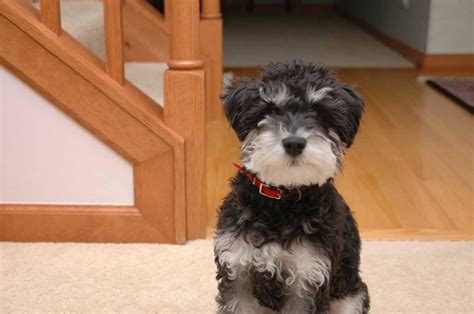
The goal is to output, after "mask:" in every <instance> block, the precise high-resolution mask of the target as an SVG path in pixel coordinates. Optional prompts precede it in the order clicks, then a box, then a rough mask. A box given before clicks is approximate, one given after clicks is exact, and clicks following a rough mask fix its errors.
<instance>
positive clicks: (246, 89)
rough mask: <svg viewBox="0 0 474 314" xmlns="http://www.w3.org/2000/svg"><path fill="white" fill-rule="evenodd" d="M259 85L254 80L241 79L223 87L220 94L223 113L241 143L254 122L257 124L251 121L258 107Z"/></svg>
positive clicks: (259, 83)
mask: <svg viewBox="0 0 474 314" xmlns="http://www.w3.org/2000/svg"><path fill="white" fill-rule="evenodd" d="M260 85H261V82H259V81H256V80H251V79H241V80H238V81H234V82H232V83H231V84H229V85H227V86H225V87H224V92H223V93H222V101H223V103H224V113H225V115H226V117H227V120H229V122H230V125H231V126H232V128H233V129H234V130H235V132H236V133H237V136H238V138H239V139H240V140H241V141H243V140H244V139H245V137H246V136H247V134H248V132H250V130H251V129H252V128H253V127H254V125H253V124H254V122H255V123H258V121H253V120H254V119H255V118H256V116H255V115H252V114H253V113H255V112H256V109H257V108H258V105H259V104H258V103H259V101H260V94H259V86H260Z"/></svg>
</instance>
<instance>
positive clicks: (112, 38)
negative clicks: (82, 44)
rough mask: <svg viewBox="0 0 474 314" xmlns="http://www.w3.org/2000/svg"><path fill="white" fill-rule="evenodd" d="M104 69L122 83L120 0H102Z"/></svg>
mask: <svg viewBox="0 0 474 314" xmlns="http://www.w3.org/2000/svg"><path fill="white" fill-rule="evenodd" d="M104 30H105V59H106V60H105V69H106V71H107V74H108V75H109V76H110V77H111V78H112V79H113V80H114V81H116V82H117V83H119V84H120V85H123V84H124V63H123V62H124V61H123V28H122V0H104Z"/></svg>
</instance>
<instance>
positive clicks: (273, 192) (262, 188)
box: [233, 162, 301, 200]
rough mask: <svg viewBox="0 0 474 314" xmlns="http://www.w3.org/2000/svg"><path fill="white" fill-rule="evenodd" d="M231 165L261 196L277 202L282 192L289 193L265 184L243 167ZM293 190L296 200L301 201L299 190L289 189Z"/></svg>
mask: <svg viewBox="0 0 474 314" xmlns="http://www.w3.org/2000/svg"><path fill="white" fill-rule="evenodd" d="M233 164H234V166H235V167H236V168H237V169H239V170H240V172H242V173H243V174H244V175H245V176H246V177H247V178H248V179H249V181H250V182H252V184H253V185H254V186H256V187H257V188H258V192H259V193H260V194H262V195H263V196H266V197H269V198H273V199H276V200H279V199H281V198H282V196H283V194H284V191H289V190H287V189H283V188H278V187H275V186H271V185H268V184H265V183H264V182H263V181H262V180H260V179H259V178H258V177H257V176H256V175H255V174H253V173H251V172H249V171H247V170H246V169H245V167H244V166H242V165H239V164H237V163H235V162H234V163H233ZM293 190H294V191H296V192H297V194H296V195H298V200H300V199H301V190H300V189H299V188H295V189H291V191H293ZM288 194H292V193H288Z"/></svg>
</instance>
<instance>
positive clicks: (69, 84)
mask: <svg viewBox="0 0 474 314" xmlns="http://www.w3.org/2000/svg"><path fill="white" fill-rule="evenodd" d="M103 4H104V27H105V57H106V58H105V63H104V62H102V61H101V60H100V59H98V58H97V57H96V56H95V55H93V54H92V53H91V52H90V51H89V50H88V49H87V48H85V47H84V46H82V45H81V44H80V43H79V42H77V41H76V40H75V39H74V38H72V37H71V36H70V35H69V34H67V33H66V32H65V31H64V30H63V29H62V27H61V18H60V2H59V0H42V1H40V10H39V11H38V10H36V9H35V8H34V7H33V6H32V5H31V4H30V3H29V1H26V0H0V42H1V43H2V44H1V45H0V60H1V63H2V65H3V66H5V67H6V68H7V69H9V70H10V71H11V72H12V73H14V74H15V75H17V76H18V77H19V78H21V79H22V80H23V81H25V82H26V83H28V84H29V85H30V86H32V87H33V88H34V89H36V90H37V91H38V92H40V93H41V94H42V95H43V96H45V97H46V98H47V99H49V100H50V101H51V102H53V103H54V104H55V105H57V106H58V107H59V108H60V109H61V110H62V111H64V112H65V113H66V114H67V115H69V116H70V117H72V118H73V119H74V120H76V121H77V122H78V123H80V124H81V125H82V126H83V127H85V128H86V129H88V130H89V131H90V132H91V133H93V134H94V135H95V136H96V137H98V138H99V139H101V140H102V141H103V142H104V143H105V144H107V145H108V146H110V147H111V148H112V149H114V150H115V151H116V152H117V153H118V154H120V155H121V156H123V157H124V158H125V159H127V160H128V161H129V162H130V163H132V164H133V171H134V193H135V204H134V206H74V205H41V204H38V205H21V204H20V205H18V204H1V205H0V240H6V241H79V242H166V243H182V242H184V241H185V240H186V239H196V238H203V237H205V234H206V206H205V195H206V193H205V190H206V188H205V121H206V111H209V109H208V108H206V107H211V110H210V111H211V112H213V115H216V114H219V110H220V109H215V108H212V106H218V107H219V108H220V103H219V104H217V100H218V90H220V80H221V78H220V77H218V75H219V74H218V73H219V71H217V70H216V69H217V68H219V69H220V71H222V70H221V65H220V64H211V63H212V62H211V61H212V60H216V57H213V56H211V55H213V53H206V54H205V53H202V51H207V50H206V49H203V48H201V47H200V43H201V42H202V39H200V33H201V32H202V31H203V30H204V31H206V32H207V33H212V35H211V36H214V37H216V34H217V35H219V34H220V36H222V33H221V32H222V31H221V30H219V29H217V30H213V27H215V28H219V27H222V24H221V21H220V13H218V4H219V3H218V1H203V13H202V16H203V18H204V22H203V20H202V19H200V16H199V14H200V9H199V1H198V0H172V1H166V2H165V15H164V16H162V15H160V14H159V13H157V12H154V11H150V9H151V8H149V7H148V6H147V4H146V3H145V2H144V1H124V2H122V1H119V0H104V2H103ZM140 5H141V6H140ZM140 8H141V9H140ZM133 10H134V11H133ZM137 10H138V11H137ZM140 10H141V11H140ZM216 10H217V13H216V12H215V11H216ZM213 12H214V13H213ZM137 14H140V16H144V15H145V16H147V19H139V20H140V21H141V22H143V23H150V25H152V27H154V28H152V29H156V28H159V29H160V30H161V31H162V33H161V34H162V35H163V38H159V36H161V35H160V33H155V34H158V35H156V36H155V35H154V36H155V37H152V38H150V40H151V41H153V40H155V39H156V40H159V41H160V43H159V45H153V46H150V45H149V46H148V48H143V49H142V50H143V51H146V49H150V48H149V47H153V48H152V49H156V48H154V47H158V46H159V47H160V48H158V50H159V51H160V52H159V53H158V54H156V53H155V52H156V51H154V52H153V54H152V56H153V58H154V59H153V60H158V59H160V60H163V61H167V62H168V67H169V69H168V70H167V71H166V72H165V75H164V107H163V108H162V107H161V106H158V105H157V104H156V103H155V102H154V101H153V100H152V99H151V98H149V97H148V96H147V95H145V94H144V93H143V92H141V91H140V90H139V89H137V88H136V87H135V86H134V85H133V84H131V83H130V82H128V81H127V80H126V79H125V77H124V60H125V59H129V60H130V59H135V60H137V58H138V57H136V56H137V55H136V54H135V57H132V56H133V54H132V53H131V51H132V49H133V51H139V49H140V48H139V46H140V43H139V42H136V41H133V40H136V38H137V37H136V36H133V30H134V29H136V28H137V27H141V25H138V26H137V24H134V23H133V19H131V18H130V16H135V17H136V16H137ZM124 17H125V19H124ZM153 17H154V18H153ZM206 19H209V20H212V21H211V22H210V23H208V21H207V20H206ZM124 21H126V23H131V24H132V25H131V26H130V27H126V28H125V29H127V30H130V31H131V32H132V33H127V32H124V31H123V29H124V27H123V25H124ZM160 23H161V24H160ZM150 25H148V24H147V26H148V27H150ZM219 25H220V26H219ZM152 33H153V32H152ZM142 35H143V34H142ZM217 37H218V36H217ZM124 38H125V40H124ZM140 38H142V37H140ZM204 38H206V40H205V41H210V40H209V39H208V37H204ZM124 43H125V45H124ZM213 44H214V45H215V43H213ZM217 46H219V45H217ZM210 47H211V45H209V46H208V48H207V49H210ZM163 49H165V50H167V52H166V51H165V50H163ZM219 49H220V55H221V56H222V50H221V48H217V50H218V51H219ZM214 54H215V53H214ZM218 54H219V52H217V55H218ZM157 56H159V58H157ZM203 56H204V57H203ZM139 59H140V58H139ZM203 59H204V60H206V63H205V62H204V61H203ZM217 59H219V57H218V58H217ZM220 62H222V57H220ZM208 72H209V73H210V72H212V73H213V74H209V75H208ZM220 73H221V74H222V72H220ZM221 74H220V75H221ZM206 77H208V78H207V80H206ZM209 78H213V81H212V82H211V81H210V80H209ZM211 86H212V88H213V89H214V91H213V92H212V93H211V92H208V91H210V90H211ZM216 88H217V89H216ZM216 91H217V92H216ZM211 95H213V96H212V97H211ZM211 98H213V101H209V99H211ZM208 117H209V116H208Z"/></svg>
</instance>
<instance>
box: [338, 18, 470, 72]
mask: <svg viewBox="0 0 474 314" xmlns="http://www.w3.org/2000/svg"><path fill="white" fill-rule="evenodd" d="M337 12H338V13H339V14H341V15H342V16H344V17H345V18H347V19H348V20H349V21H351V22H352V23H354V24H355V25H357V26H359V27H360V28H362V29H363V30H365V31H366V32H367V33H369V34H371V35H372V36H374V37H375V38H377V39H378V40H379V41H381V42H382V43H384V44H385V45H387V46H388V47H390V48H392V49H393V50H395V51H397V52H398V53H399V54H401V55H402V56H404V57H405V58H406V59H408V60H410V61H411V62H413V63H414V64H415V65H416V66H417V67H418V68H421V69H433V68H464V69H466V68H469V69H471V68H474V54H426V53H424V52H421V51H419V50H417V49H415V48H413V47H410V46H408V45H407V44H405V43H403V42H401V41H400V40H398V39H395V38H393V37H390V36H389V35H387V34H385V33H383V32H381V31H379V30H378V29H376V28H375V27H374V26H372V25H371V24H369V23H367V22H366V21H364V20H362V19H360V18H358V17H355V16H353V15H350V14H348V13H347V12H344V11H341V10H337Z"/></svg>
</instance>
